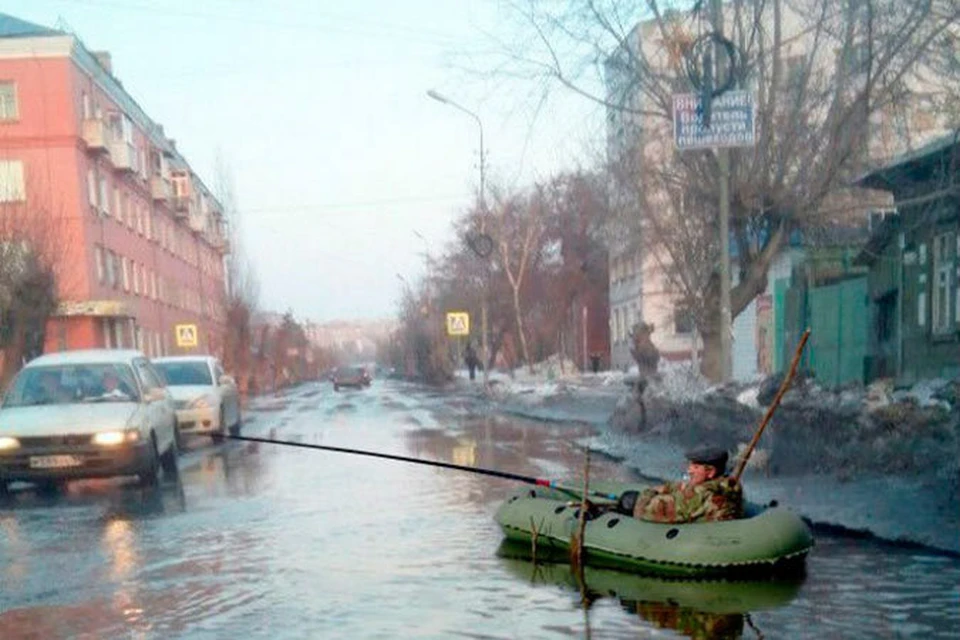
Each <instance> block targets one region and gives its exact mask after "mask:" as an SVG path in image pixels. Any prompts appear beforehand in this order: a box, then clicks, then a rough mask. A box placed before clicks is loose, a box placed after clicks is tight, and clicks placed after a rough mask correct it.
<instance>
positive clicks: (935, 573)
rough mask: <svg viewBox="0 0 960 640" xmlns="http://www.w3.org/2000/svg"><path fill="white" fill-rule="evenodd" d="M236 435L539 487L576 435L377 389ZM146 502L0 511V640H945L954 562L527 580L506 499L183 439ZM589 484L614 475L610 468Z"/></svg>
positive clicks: (854, 562) (296, 400)
mask: <svg viewBox="0 0 960 640" xmlns="http://www.w3.org/2000/svg"><path fill="white" fill-rule="evenodd" d="M247 418H248V420H247V424H246V426H245V431H244V433H245V435H252V436H269V437H276V438H281V439H286V440H297V441H301V442H308V443H317V444H324V445H332V446H337V447H352V448H360V449H367V450H376V451H382V452H385V453H391V454H396V455H401V456H413V457H417V458H423V459H428V460H443V461H448V462H453V463H456V464H461V465H470V466H479V467H488V468H494V469H501V470H504V471H510V472H513V473H519V474H524V475H531V476H537V477H547V478H558V479H562V478H570V477H574V476H576V475H577V473H578V472H579V470H580V468H581V466H582V464H583V451H582V449H580V448H579V445H578V443H582V442H583V440H584V439H585V438H588V437H589V436H590V433H591V431H590V429H589V428H588V427H586V426H574V425H564V424H542V423H535V422H525V421H523V420H521V419H518V418H509V417H502V416H501V417H496V416H480V415H475V414H473V413H472V412H471V407H470V406H469V404H462V403H460V404H458V403H457V402H450V401H449V399H448V398H445V397H444V396H442V395H440V394H435V393H425V392H422V391H418V390H416V389H414V388H411V387H406V386H403V385H400V384H395V383H392V382H384V381H379V380H378V381H376V382H375V383H374V385H373V387H372V388H370V389H367V390H363V391H347V392H341V393H334V392H333V390H332V389H331V388H329V386H318V385H312V386H305V387H301V388H298V389H296V390H294V391H292V392H291V393H290V394H289V395H288V396H287V397H285V398H279V399H266V400H261V401H260V402H258V403H257V404H256V405H255V407H254V408H253V410H251V411H250V412H248V414H247ZM180 466H181V472H180V478H179V480H176V481H167V482H165V483H164V484H163V485H162V488H161V489H160V490H159V491H146V492H145V491H143V490H141V489H140V488H139V487H138V486H136V484H135V483H134V482H133V481H131V482H124V481H120V480H110V481H96V482H92V481H91V482H82V483H74V484H71V485H70V487H69V489H68V490H67V492H66V493H64V494H60V495H49V496H44V495H38V494H36V493H35V492H34V491H32V490H31V489H29V488H28V487H25V488H24V489H23V490H21V491H18V492H17V493H16V495H15V497H14V498H13V500H12V501H9V502H7V503H3V504H0V637H2V638H4V639H7V638H18V639H19V638H37V639H43V640H46V639H48V638H164V639H166V638H236V637H243V638H267V637H269V638H398V637H401V638H402V637H417V638H420V637H470V638H518V637H536V638H541V637H571V636H572V637H598V638H600V637H602V638H619V637H631V638H637V637H640V638H645V637H650V638H653V637H658V638H659V637H702V638H729V637H733V638H736V637H744V638H756V637H760V635H758V634H762V636H763V637H767V638H865V639H866V638H870V639H873V638H901V637H916V638H941V637H942V638H955V637H958V635H960V561H958V560H956V559H954V558H949V557H944V556H938V555H933V554H928V553H924V552H921V551H916V550H906V549H900V548H896V547H890V546H884V545H880V544H877V543H875V542H871V541H866V540H858V539H851V538H840V537H831V536H819V537H818V541H817V542H818V544H817V547H816V549H815V550H814V552H813V554H812V555H811V557H810V558H809V560H808V571H807V576H806V577H805V579H803V580H802V581H799V582H791V583H737V584H727V583H697V582H692V583H691V582H677V581H664V580H656V579H649V578H640V577H637V576H630V575H625V574H620V573H617V572H612V571H588V572H587V573H586V574H585V576H584V578H585V583H584V584H581V583H579V582H578V581H577V580H576V579H575V578H574V576H573V575H572V574H571V573H570V570H569V567H568V566H566V565H542V564H541V565H534V564H533V563H531V562H530V561H529V560H528V559H525V558H524V557H523V554H522V553H518V552H517V550H515V549H510V548H508V547H507V546H506V545H503V544H502V542H503V536H502V535H501V533H500V531H499V530H498V528H497V526H496V524H495V523H494V522H493V519H492V516H493V513H494V511H495V510H496V507H497V506H498V504H499V502H500V501H501V500H502V499H503V498H504V497H506V496H507V495H508V494H509V493H510V492H511V491H512V490H513V489H515V488H516V486H517V485H516V483H514V482H510V481H505V480H499V479H495V478H490V477H486V476H480V475H474V474H468V473H464V472H456V471H450V470H443V469H437V468H433V467H428V466H422V465H414V464H409V463H400V462H392V461H386V460H378V459H372V458H366V457H360V456H351V455H345V454H340V453H330V452H320V451H309V450H303V449H296V448H291V447H281V446H276V445H268V444H254V443H241V442H227V443H224V444H219V445H213V444H212V443H210V442H208V441H205V440H204V439H198V440H194V441H192V442H191V450H190V451H189V452H188V453H186V454H185V455H184V456H183V457H182V459H181V465H180ZM591 476H592V477H603V478H608V479H622V480H627V479H632V477H631V475H630V472H628V471H626V470H625V468H624V467H622V466H621V465H619V464H618V463H616V462H614V461H610V460H604V459H594V460H592V462H591Z"/></svg>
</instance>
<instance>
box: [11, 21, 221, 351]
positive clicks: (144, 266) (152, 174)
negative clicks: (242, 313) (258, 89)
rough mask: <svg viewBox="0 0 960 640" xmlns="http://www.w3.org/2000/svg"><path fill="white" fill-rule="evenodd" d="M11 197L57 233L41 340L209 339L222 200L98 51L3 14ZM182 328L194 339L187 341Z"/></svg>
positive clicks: (159, 346) (94, 343) (153, 342)
mask: <svg viewBox="0 0 960 640" xmlns="http://www.w3.org/2000/svg"><path fill="white" fill-rule="evenodd" d="M11 207H20V208H23V210H24V211H26V212H28V213H29V214H30V215H32V216H35V217H38V218H39V219H47V220H49V222H50V224H49V226H48V227H45V228H49V229H50V233H53V234H55V236H56V252H55V253H56V256H57V264H56V265H55V270H56V273H57V290H58V296H59V301H60V304H59V308H58V309H57V313H56V316H55V317H53V318H51V320H50V321H49V322H48V325H47V331H46V337H45V351H58V350H64V349H78V348H89V347H108V348H140V349H141V350H143V351H144V352H145V353H147V354H148V355H161V354H171V353H182V352H190V351H198V352H213V353H216V352H218V351H219V349H220V347H221V345H222V336H223V331H224V320H223V317H224V316H223V301H224V295H225V289H224V260H223V258H224V255H225V253H227V251H228V243H227V239H226V228H225V222H224V218H223V213H222V209H221V206H220V204H219V203H218V202H217V200H216V199H215V198H214V197H213V196H212V195H211V193H210V191H209V190H208V189H207V188H206V187H205V186H204V184H203V182H202V181H201V180H200V179H199V178H198V177H197V175H196V174H195V173H194V172H193V171H192V170H191V168H190V165H189V164H188V163H187V162H186V160H185V159H184V158H183V157H182V156H181V155H180V154H179V153H178V152H177V149H176V146H175V145H174V142H173V141H172V140H169V139H168V138H166V136H165V135H164V131H163V128H162V127H161V126H160V125H158V124H156V123H155V122H154V121H153V120H151V119H150V117H149V116H147V114H146V113H145V112H144V110H143V109H142V108H141V107H140V106H139V105H138V104H137V103H136V101H134V99H133V98H132V97H131V96H130V95H129V94H128V93H127V92H126V91H125V90H124V88H123V86H122V85H121V83H120V82H119V81H118V80H117V78H116V77H115V76H114V75H113V73H112V70H111V64H110V57H109V54H106V53H95V52H91V51H89V50H87V49H86V48H85V47H84V45H83V44H82V43H81V42H80V40H79V39H78V38H76V37H75V36H73V35H71V34H69V33H63V32H60V31H56V30H53V29H47V28H45V27H41V26H38V25H35V24H31V23H28V22H24V21H21V20H18V19H16V18H14V17H12V16H8V15H4V14H0V208H11ZM178 325H179V326H181V330H180V334H179V335H180V338H181V339H180V340H178V332H177V327H178ZM191 326H192V327H195V329H196V330H195V332H193V331H191V329H190V327H191ZM190 333H195V334H196V346H185V345H187V344H189V342H190V341H189V340H185V339H184V338H189V334H190Z"/></svg>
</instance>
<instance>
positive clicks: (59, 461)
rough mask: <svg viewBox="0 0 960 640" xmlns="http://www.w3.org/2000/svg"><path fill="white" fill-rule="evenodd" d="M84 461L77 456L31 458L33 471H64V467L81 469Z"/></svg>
mask: <svg viewBox="0 0 960 640" xmlns="http://www.w3.org/2000/svg"><path fill="white" fill-rule="evenodd" d="M82 464H83V460H82V459H81V458H79V457H77V456H31V457H30V468H31V469H62V468H64V467H79V466H80V465H82Z"/></svg>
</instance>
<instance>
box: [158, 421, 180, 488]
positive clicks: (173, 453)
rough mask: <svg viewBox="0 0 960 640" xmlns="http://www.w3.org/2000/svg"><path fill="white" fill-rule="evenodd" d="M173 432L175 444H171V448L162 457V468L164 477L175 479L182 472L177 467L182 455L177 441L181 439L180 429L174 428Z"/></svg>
mask: <svg viewBox="0 0 960 640" xmlns="http://www.w3.org/2000/svg"><path fill="white" fill-rule="evenodd" d="M173 432H174V438H173V442H171V443H170V447H169V448H168V449H167V450H166V451H164V452H163V455H161V456H160V467H161V468H162V469H163V475H164V477H170V478H173V477H175V476H176V475H177V474H178V473H179V472H180V469H179V468H178V466H177V456H178V455H179V453H180V446H179V445H178V444H177V441H178V440H179V439H180V436H179V434H180V429H179V428H177V427H174V428H173Z"/></svg>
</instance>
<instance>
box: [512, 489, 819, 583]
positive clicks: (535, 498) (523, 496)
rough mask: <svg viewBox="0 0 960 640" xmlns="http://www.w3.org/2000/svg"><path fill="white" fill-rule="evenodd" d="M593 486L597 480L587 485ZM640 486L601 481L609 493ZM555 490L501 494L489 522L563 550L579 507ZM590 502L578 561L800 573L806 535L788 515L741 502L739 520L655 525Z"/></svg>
mask: <svg viewBox="0 0 960 640" xmlns="http://www.w3.org/2000/svg"><path fill="white" fill-rule="evenodd" d="M598 488H600V486H599V483H597V484H595V485H593V486H591V489H598ZM645 488H646V485H630V484H614V483H604V484H603V485H602V488H600V490H601V491H603V492H604V493H609V494H611V495H623V494H624V493H625V492H628V491H631V490H635V491H642V490H643V489H645ZM571 500H572V498H571V497H570V495H568V494H566V493H563V492H560V491H558V490H556V489H549V488H540V487H538V488H536V489H526V490H524V491H521V492H518V493H516V494H514V495H512V496H511V497H510V498H508V499H507V500H506V501H505V502H504V503H503V504H502V505H501V506H500V508H499V509H498V510H497V513H496V515H495V519H496V521H497V523H498V524H499V525H500V527H501V528H502V529H503V532H504V534H505V535H506V537H507V538H508V539H510V540H515V541H518V542H525V543H527V544H530V546H531V548H532V547H533V541H534V539H535V540H536V548H537V549H541V550H543V551H545V552H548V553H549V552H555V551H556V550H563V549H569V547H570V540H571V538H572V536H573V534H574V533H575V532H576V531H577V527H578V526H579V522H578V520H579V516H580V512H579V504H578V503H576V501H573V502H571ZM592 502H593V503H594V504H595V505H596V506H597V509H595V512H594V511H592V512H591V513H590V515H589V516H588V522H587V523H586V527H585V531H584V544H583V548H584V555H585V563H586V564H588V565H593V566H606V567H613V568H617V569H627V570H630V571H634V572H638V573H647V574H653V575H663V576H687V577H723V576H742V575H758V574H780V573H794V572H796V571H802V569H803V565H804V561H805V559H806V556H807V553H809V551H810V549H812V548H813V544H814V542H813V536H812V535H811V533H810V530H809V528H808V527H807V525H806V523H804V522H803V520H802V519H801V518H800V517H799V516H797V515H796V514H795V513H793V512H791V511H788V510H786V509H783V508H780V507H776V506H760V505H754V504H748V505H746V507H745V512H746V513H745V517H744V518H742V519H739V520H728V521H724V522H707V523H692V524H660V523H655V522H645V521H643V520H638V519H636V518H634V517H633V516H632V515H629V514H625V513H621V512H620V511H619V510H618V504H617V502H616V501H613V500H592Z"/></svg>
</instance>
